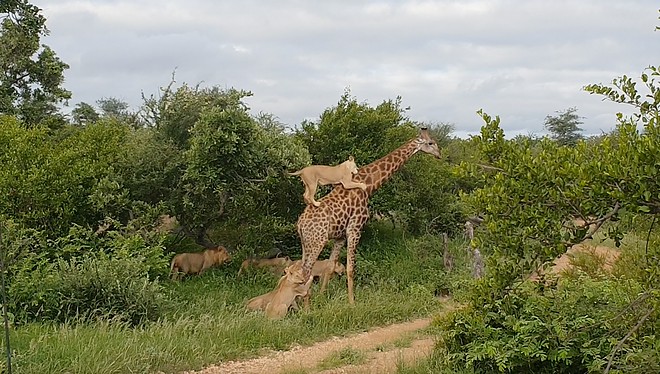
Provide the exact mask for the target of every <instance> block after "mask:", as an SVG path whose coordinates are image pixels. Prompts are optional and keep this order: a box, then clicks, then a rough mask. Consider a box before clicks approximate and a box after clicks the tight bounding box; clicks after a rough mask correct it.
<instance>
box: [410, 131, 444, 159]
mask: <svg viewBox="0 0 660 374" xmlns="http://www.w3.org/2000/svg"><path fill="white" fill-rule="evenodd" d="M415 144H416V145H417V148H416V149H415V153H417V152H418V151H422V152H424V153H428V154H431V155H433V156H435V158H440V149H438V143H436V141H435V140H433V139H432V138H431V135H429V130H428V129H427V128H426V127H423V128H422V129H420V132H419V136H418V137H417V139H415Z"/></svg>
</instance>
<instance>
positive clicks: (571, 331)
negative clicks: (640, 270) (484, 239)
mask: <svg viewBox="0 0 660 374" xmlns="http://www.w3.org/2000/svg"><path fill="white" fill-rule="evenodd" d="M642 292H643V289H642V286H641V285H640V284H639V283H637V282H635V281H632V280H621V279H610V280H594V279H591V278H587V277H580V278H577V279H567V280H561V281H559V284H558V286H557V287H556V288H554V287H548V286H545V285H542V284H541V285H539V284H535V283H532V282H524V283H521V284H519V285H518V286H517V287H516V288H515V289H513V290H511V291H510V292H509V293H508V294H507V295H506V296H504V297H502V298H501V299H499V300H497V301H496V302H494V303H493V304H491V305H483V306H480V307H479V308H475V307H468V308H465V309H462V310H459V311H456V312H454V313H451V314H448V315H447V316H445V317H443V318H441V319H439V320H438V321H437V324H438V325H440V330H441V337H442V341H443V343H444V349H445V350H446V353H447V355H446V358H447V364H448V365H450V366H452V367H454V368H457V369H458V368H465V367H467V368H470V369H472V370H474V372H477V373H490V372H529V373H585V372H602V371H603V369H604V368H605V367H606V365H607V362H608V359H609V355H610V354H611V352H612V350H613V348H614V347H615V346H616V345H617V343H618V342H619V341H620V339H622V338H623V337H624V336H625V335H626V334H627V332H628V331H630V330H631V329H632V328H633V326H634V325H635V324H636V323H637V322H638V321H639V320H640V318H641V316H642V315H644V314H645V313H646V312H648V311H649V310H650V309H651V307H652V306H651V305H650V304H649V303H648V302H646V303H644V302H643V303H637V305H636V306H635V307H633V308H627V306H628V305H630V304H631V303H632V302H633V301H634V300H635V299H636V298H637V297H638V295H640V294H641V293H642ZM622 311H625V312H622ZM654 313H655V316H653V315H652V316H651V318H649V320H648V321H647V322H648V323H646V324H644V325H642V326H641V327H640V328H639V330H637V333H636V334H633V335H632V336H630V337H629V338H628V339H627V340H626V342H625V344H624V345H623V346H622V347H621V348H620V349H619V350H618V352H617V354H616V356H615V361H614V365H613V369H616V370H620V371H619V372H630V370H633V369H634V371H637V372H644V371H645V372H657V369H658V366H657V365H658V359H659V357H660V355H659V354H658V351H655V352H654V351H652V350H651V348H650V347H652V346H657V343H656V344H652V345H649V343H648V342H649V341H650V340H654V339H655V335H654V333H653V331H654V330H657V328H658V327H660V323H658V320H657V314H658V312H657V311H655V312H654ZM651 321H652V322H651ZM632 361H634V362H635V365H636V366H633V365H631V362H632Z"/></svg>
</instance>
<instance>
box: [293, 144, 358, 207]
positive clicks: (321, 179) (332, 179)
mask: <svg viewBox="0 0 660 374" xmlns="http://www.w3.org/2000/svg"><path fill="white" fill-rule="evenodd" d="M357 172H358V168H357V165H355V161H354V160H353V156H350V157H349V158H348V160H346V161H344V162H342V163H341V164H339V165H336V166H326V165H311V166H308V167H306V168H303V169H301V170H298V171H296V172H294V173H289V175H299V176H300V179H302V181H303V183H304V184H305V193H304V194H303V198H304V199H305V203H307V204H313V205H314V206H317V207H318V206H319V205H321V203H319V202H318V201H316V200H314V194H316V187H317V186H325V185H327V184H340V183H341V184H342V185H343V186H344V188H346V189H351V188H360V189H362V191H366V190H367V185H366V184H364V183H362V182H353V174H357Z"/></svg>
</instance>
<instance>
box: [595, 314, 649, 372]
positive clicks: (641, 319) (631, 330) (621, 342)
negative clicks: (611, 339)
mask: <svg viewBox="0 0 660 374" xmlns="http://www.w3.org/2000/svg"><path fill="white" fill-rule="evenodd" d="M653 312H655V308H651V309H650V310H649V311H648V312H646V314H644V315H643V316H642V318H640V319H639V321H637V324H636V325H635V326H633V328H632V329H630V331H628V333H627V334H626V336H624V337H623V339H621V340H620V341H619V343H618V344H617V345H616V347H614V349H613V350H612V352H611V353H610V359H609V360H608V361H607V366H606V367H605V371H603V374H607V373H609V372H610V368H611V367H612V362H613V361H614V355H615V354H616V352H617V351H618V350H619V349H620V348H621V347H623V343H625V342H626V340H628V338H629V337H630V336H632V334H634V333H635V331H637V329H639V328H640V327H641V326H642V325H643V324H644V321H646V319H647V318H649V316H650V315H651V313H653Z"/></svg>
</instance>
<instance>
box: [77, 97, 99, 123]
mask: <svg viewBox="0 0 660 374" xmlns="http://www.w3.org/2000/svg"><path fill="white" fill-rule="evenodd" d="M71 115H72V116H73V122H74V123H75V124H76V125H78V126H83V125H87V124H89V123H94V122H96V121H98V120H99V118H101V116H100V115H99V114H98V113H97V112H96V109H94V107H93V106H91V105H89V104H87V103H85V102H82V103H78V104H76V107H75V108H74V109H73V110H72V111H71Z"/></svg>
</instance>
